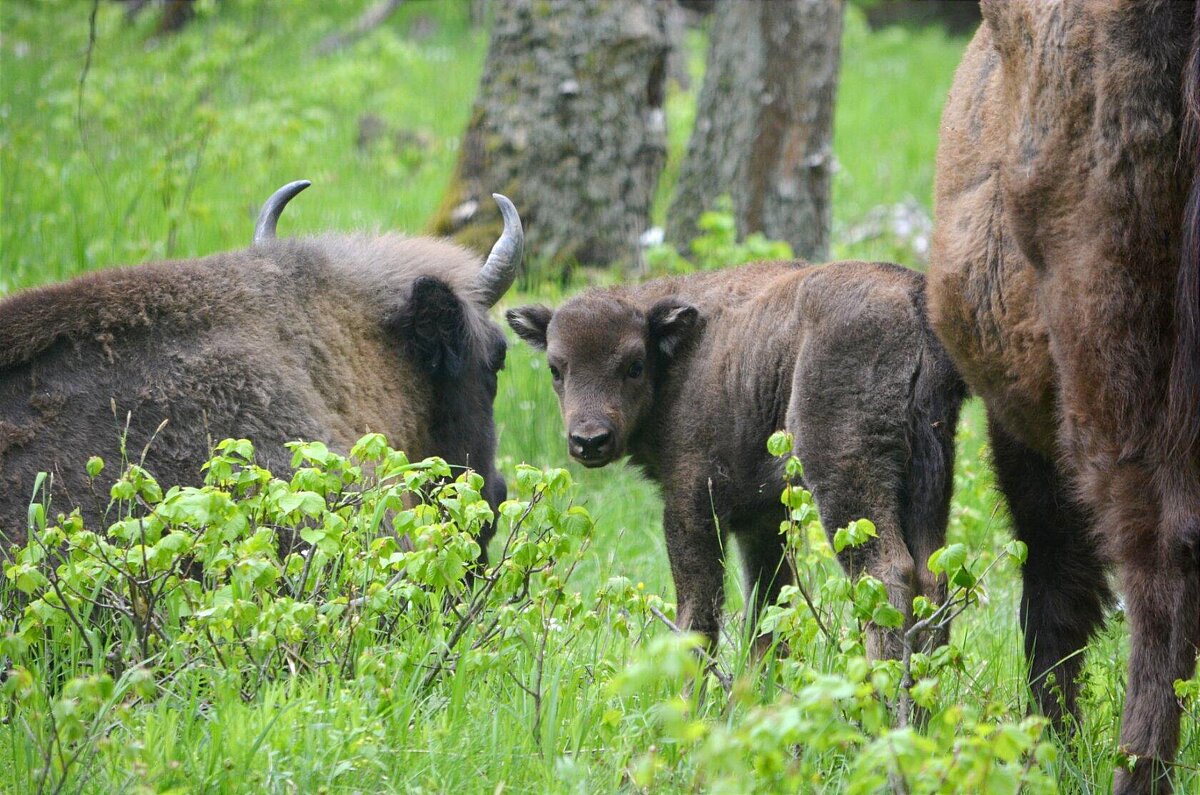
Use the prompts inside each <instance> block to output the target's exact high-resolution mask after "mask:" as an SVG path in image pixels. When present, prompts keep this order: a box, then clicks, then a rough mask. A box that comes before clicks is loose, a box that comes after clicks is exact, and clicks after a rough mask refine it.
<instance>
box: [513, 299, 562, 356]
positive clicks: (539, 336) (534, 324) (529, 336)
mask: <svg viewBox="0 0 1200 795" xmlns="http://www.w3.org/2000/svg"><path fill="white" fill-rule="evenodd" d="M553 314H554V311H553V310H552V309H550V308H549V307H546V306H542V305H541V304H530V305H529V306H522V307H517V308H516V309H510V310H508V311H507V312H505V313H504V317H505V319H506V320H508V325H509V326H511V327H512V330H513V331H515V332H517V336H518V337H520V338H521V339H523V340H525V341H526V342H527V343H529V344H530V345H532V346H533V347H535V348H537V349H538V350H539V351H544V350H546V327H547V326H549V325H550V316H551V315H553Z"/></svg>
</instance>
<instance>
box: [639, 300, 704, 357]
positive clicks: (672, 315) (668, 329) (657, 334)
mask: <svg viewBox="0 0 1200 795" xmlns="http://www.w3.org/2000/svg"><path fill="white" fill-rule="evenodd" d="M699 320H700V312H699V311H698V310H697V309H696V307H694V306H692V305H691V304H685V303H682V302H681V301H677V300H675V299H674V298H666V299H663V300H662V301H659V302H658V303H657V304H655V305H654V306H653V307H651V308H650V315H649V319H648V321H649V325H650V339H651V340H652V341H653V342H654V344H655V345H656V346H657V347H658V349H659V350H660V351H662V352H663V353H664V354H666V355H667V356H674V355H675V352H676V351H678V350H679V347H680V346H681V345H682V344H683V343H684V342H686V341H687V339H688V337H690V336H691V334H692V331H694V330H695V328H696V324H697V323H698V322H699Z"/></svg>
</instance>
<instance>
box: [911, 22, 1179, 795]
mask: <svg viewBox="0 0 1200 795" xmlns="http://www.w3.org/2000/svg"><path fill="white" fill-rule="evenodd" d="M983 11H984V18H985V24H984V25H983V26H982V27H981V28H980V30H979V32H978V33H977V34H976V36H975V39H974V41H973V42H972V44H971V46H970V48H969V49H968V51H967V54H966V56H965V57H964V59H963V63H962V65H961V66H960V67H959V70H958V74H957V76H956V78H955V83H954V87H953V88H952V89H951V93H950V97H949V99H948V101H947V104H946V109H945V115H944V117H943V122H942V134H941V147H940V151H939V153H938V177H937V185H936V194H937V195H936V198H937V228H936V232H935V236H934V251H933V263H932V266H931V269H930V277H929V295H930V308H931V313H932V317H933V322H934V326H935V328H936V330H937V333H938V336H939V337H940V338H941V339H942V341H943V343H944V344H945V345H946V348H947V350H948V351H949V352H950V354H951V356H952V357H953V358H954V360H955V362H956V363H957V365H958V366H959V368H960V370H961V371H962V373H963V376H964V378H965V379H966V381H967V383H968V384H969V385H970V386H971V388H972V389H973V390H974V391H976V392H977V393H979V394H980V395H982V396H983V398H984V399H985V401H986V402H987V405H988V410H989V412H990V414H991V419H992V423H991V428H992V436H993V446H994V450H995V457H996V461H995V463H996V467H997V470H998V472H999V476H1000V483H1001V486H1002V488H1003V490H1004V492H1005V495H1006V497H1007V498H1008V501H1009V505H1010V507H1011V509H1012V514H1013V518H1014V522H1015V524H1016V529H1017V534H1018V535H1019V536H1020V537H1021V538H1022V539H1024V540H1025V541H1026V542H1027V543H1028V545H1029V562H1028V565H1027V566H1026V569H1025V572H1024V578H1025V592H1024V596H1023V599H1022V620H1023V622H1024V624H1025V633H1026V648H1027V652H1028V655H1029V659H1030V665H1031V677H1032V683H1033V690H1034V694H1035V696H1036V698H1037V701H1038V702H1039V704H1040V705H1041V708H1042V709H1043V710H1044V711H1045V712H1046V713H1047V714H1049V715H1051V716H1053V717H1055V718H1061V717H1062V716H1063V712H1064V709H1065V711H1066V712H1073V711H1074V710H1075V701H1076V690H1077V688H1076V684H1075V682H1074V676H1075V674H1076V673H1077V671H1078V669H1079V658H1078V653H1079V652H1080V651H1081V650H1082V648H1083V647H1084V645H1085V644H1086V643H1087V640H1088V638H1089V637H1090V635H1091V634H1092V633H1093V631H1094V630H1095V629H1096V627H1097V626H1098V625H1099V624H1100V623H1101V621H1102V620H1103V607H1104V605H1105V603H1106V602H1107V601H1108V599H1109V588H1108V585H1107V583H1106V579H1105V576H1104V569H1105V566H1106V564H1107V563H1108V562H1116V563H1117V565H1118V567H1119V571H1120V574H1121V584H1122V587H1123V588H1124V591H1125V596H1126V605H1127V608H1126V612H1127V615H1128V619H1129V624H1130V630H1131V632H1132V636H1133V653H1132V656H1131V659H1130V676H1129V691H1128V694H1127V701H1126V708H1125V717H1124V721H1123V725H1122V729H1121V742H1122V745H1123V746H1125V747H1126V748H1127V749H1128V750H1129V751H1131V752H1133V753H1135V754H1137V755H1139V757H1141V758H1140V759H1139V761H1138V762H1137V764H1136V766H1135V767H1134V769H1133V771H1132V773H1126V772H1124V771H1119V772H1118V774H1117V780H1116V785H1115V788H1116V791H1118V792H1149V791H1151V790H1153V789H1155V788H1157V791H1159V792H1165V791H1167V790H1168V789H1169V787H1170V782H1169V778H1168V777H1167V774H1166V769H1167V768H1166V765H1165V764H1164V763H1165V762H1166V761H1168V760H1170V759H1171V758H1172V757H1173V756H1174V754H1175V751H1176V745H1177V743H1178V737H1179V730H1178V729H1179V727H1178V724H1179V705H1178V703H1177V701H1176V699H1175V697H1174V695H1173V690H1172V682H1173V681H1174V680H1175V679H1178V678H1188V677H1189V676H1190V675H1191V673H1192V671H1193V670H1194V667H1195V661H1196V654H1197V647H1198V645H1200V474H1198V459H1200V446H1198V444H1197V426H1198V424H1200V420H1198V419H1197V417H1198V416H1200V251H1197V245H1198V244H1200V240H1198V234H1197V232H1196V227H1197V224H1200V208H1198V207H1197V202H1198V201H1200V199H1198V198H1197V196H1198V195H1200V179H1197V173H1196V169H1197V168H1198V167H1200V156H1198V153H1197V148H1196V141H1197V139H1196V138H1195V137H1194V136H1193V137H1191V138H1190V139H1188V140H1186V141H1183V142H1181V132H1182V130H1183V129H1184V126H1185V119H1187V118H1188V117H1189V114H1190V117H1191V119H1192V122H1191V123H1192V124H1195V123H1196V118H1197V115H1200V96H1197V91H1198V90H1200V88H1198V81H1200V55H1198V50H1200V47H1198V42H1200V8H1198V7H1197V6H1196V4H1194V3H1185V2H1170V1H1166V2H1164V0H1123V1H1122V2H1111V3H1085V2H1062V3H1045V2H1041V1H1040V0H1004V1H1003V2H1001V1H1000V0H993V1H992V2H985V3H984V4H983ZM1189 52H1190V56H1189ZM1189 59H1190V60H1189ZM1185 75H1187V76H1188V77H1187V78H1186V79H1185ZM1185 84H1186V85H1187V86H1188V88H1187V91H1188V92H1190V93H1189V94H1188V95H1187V98H1186V101H1185V90H1184V86H1185ZM1189 190H1190V191H1191V195H1192V198H1191V204H1190V205H1189V204H1188V201H1189V199H1188V194H1189ZM1185 207H1189V208H1190V209H1187V210H1186V215H1185ZM1185 241H1186V242H1185ZM1051 678H1053V680H1054V681H1055V683H1056V686H1055V687H1050V686H1048V684H1049V681H1050V679H1051ZM1060 699H1061V704H1060Z"/></svg>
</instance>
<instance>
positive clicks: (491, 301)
mask: <svg viewBox="0 0 1200 795" xmlns="http://www.w3.org/2000/svg"><path fill="white" fill-rule="evenodd" d="M492 198H493V199H495V200H496V204H498V205H500V215H501V216H503V217H504V232H503V233H502V234H501V235H500V239H499V240H497V241H496V245H494V246H492V253H490V254H488V258H487V262H485V263H483V268H482V269H481V270H480V271H479V291H480V292H481V293H482V294H483V298H484V302H485V304H486V305H487V306H495V305H496V302H497V301H499V300H500V296H502V295H504V293H505V292H507V290H508V288H509V287H511V286H512V283H513V279H515V278H517V269H518V268H520V267H521V257H522V256H523V255H524V253H525V230H524V229H523V228H522V227H521V216H520V215H518V214H517V208H516V207H514V206H513V203H512V202H511V201H509V200H508V197H507V196H502V195H500V194H499V193H493V194H492Z"/></svg>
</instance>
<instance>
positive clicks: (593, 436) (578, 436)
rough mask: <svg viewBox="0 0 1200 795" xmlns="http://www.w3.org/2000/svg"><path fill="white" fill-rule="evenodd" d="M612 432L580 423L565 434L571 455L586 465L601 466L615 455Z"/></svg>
mask: <svg viewBox="0 0 1200 795" xmlns="http://www.w3.org/2000/svg"><path fill="white" fill-rule="evenodd" d="M613 438H614V437H613V432H612V431H611V430H609V429H608V428H603V427H598V426H596V425H591V424H589V425H581V426H579V428H578V429H577V430H573V431H571V433H570V434H568V436H567V441H568V445H567V447H568V449H569V451H570V453H571V457H572V458H574V459H575V460H576V461H578V462H579V463H581V464H583V465H584V466H586V467H602V466H604V465H605V464H607V463H609V462H611V461H612V460H613V459H614V458H615V456H614V455H613V453H614V452H615V449H616V448H615V446H614V444H613Z"/></svg>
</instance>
